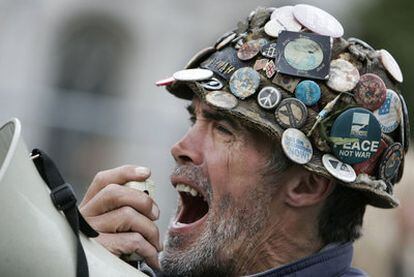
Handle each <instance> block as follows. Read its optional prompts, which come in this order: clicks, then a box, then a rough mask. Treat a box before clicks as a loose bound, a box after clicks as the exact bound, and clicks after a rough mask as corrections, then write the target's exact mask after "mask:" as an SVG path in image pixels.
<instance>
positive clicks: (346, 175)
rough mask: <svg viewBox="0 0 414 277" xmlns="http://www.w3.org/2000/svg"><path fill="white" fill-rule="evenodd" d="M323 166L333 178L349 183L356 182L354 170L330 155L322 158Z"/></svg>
mask: <svg viewBox="0 0 414 277" xmlns="http://www.w3.org/2000/svg"><path fill="white" fill-rule="evenodd" d="M322 163H323V166H324V167H325V168H326V170H328V172H329V173H330V174H331V175H332V176H334V177H335V178H337V179H339V180H341V181H344V182H346V183H351V182H354V181H355V180H356V173H355V170H354V169H353V168H352V166H350V165H349V164H346V163H343V162H341V161H340V160H338V159H337V158H335V157H334V156H333V155H331V154H325V155H323V156H322Z"/></svg>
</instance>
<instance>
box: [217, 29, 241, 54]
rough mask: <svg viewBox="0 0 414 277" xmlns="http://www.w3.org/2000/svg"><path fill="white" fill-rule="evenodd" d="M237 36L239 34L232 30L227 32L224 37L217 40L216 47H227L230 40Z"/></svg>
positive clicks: (219, 48)
mask: <svg viewBox="0 0 414 277" xmlns="http://www.w3.org/2000/svg"><path fill="white" fill-rule="evenodd" d="M236 36H237V34H236V33H233V32H231V33H226V34H225V35H223V37H221V38H220V39H219V40H218V41H217V43H216V46H215V47H216V49H217V50H221V49H223V48H224V47H226V46H227V45H228V44H229V43H230V42H232V41H233V39H235V38H236Z"/></svg>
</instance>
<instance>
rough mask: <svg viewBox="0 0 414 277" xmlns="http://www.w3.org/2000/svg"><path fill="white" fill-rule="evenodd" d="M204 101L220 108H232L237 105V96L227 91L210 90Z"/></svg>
mask: <svg viewBox="0 0 414 277" xmlns="http://www.w3.org/2000/svg"><path fill="white" fill-rule="evenodd" d="M206 102H207V103H208V104H210V105H212V106H214V107H217V108H221V109H226V110H229V109H233V108H235V107H236V106H237V104H238V101H237V98H236V97H235V96H234V95H233V94H231V93H228V92H227V91H223V90H218V91H210V92H209V93H207V94H206Z"/></svg>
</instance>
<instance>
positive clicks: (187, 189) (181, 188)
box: [175, 184, 198, 197]
mask: <svg viewBox="0 0 414 277" xmlns="http://www.w3.org/2000/svg"><path fill="white" fill-rule="evenodd" d="M175 188H176V190H177V191H182V192H187V193H189V194H191V195H192V196H194V197H195V196H197V195H198V191H196V190H195V189H193V188H190V187H189V186H187V185H185V184H177V186H176V187H175Z"/></svg>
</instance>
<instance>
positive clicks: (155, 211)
mask: <svg viewBox="0 0 414 277" xmlns="http://www.w3.org/2000/svg"><path fill="white" fill-rule="evenodd" d="M151 212H152V215H153V216H154V217H155V219H156V220H157V219H158V218H159V217H160V209H158V207H157V206H156V205H152V210H151Z"/></svg>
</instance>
